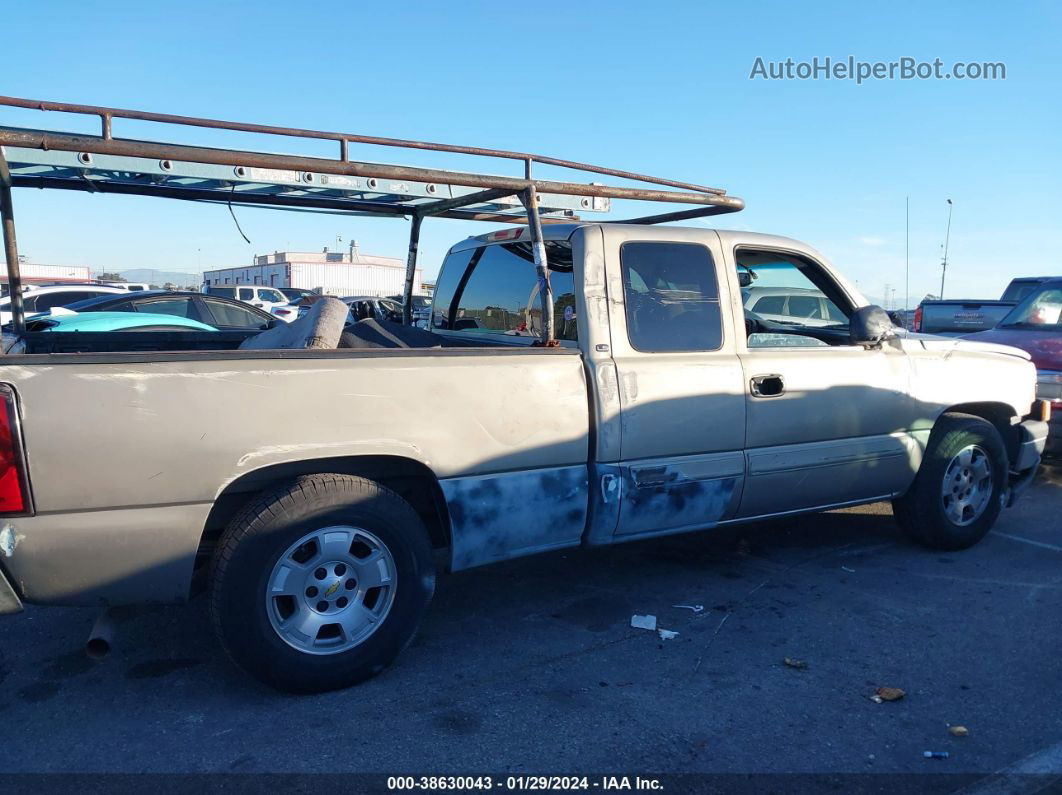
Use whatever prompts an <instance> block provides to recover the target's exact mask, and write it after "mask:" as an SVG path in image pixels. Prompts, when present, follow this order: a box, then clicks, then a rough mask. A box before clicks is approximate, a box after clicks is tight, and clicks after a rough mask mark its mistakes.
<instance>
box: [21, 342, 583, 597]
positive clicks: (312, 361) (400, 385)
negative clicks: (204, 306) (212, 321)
mask: <svg viewBox="0 0 1062 795" xmlns="http://www.w3.org/2000/svg"><path fill="white" fill-rule="evenodd" d="M41 336H42V337H43V336H53V337H57V336H58V335H48V334H42V335H41ZM115 336H121V337H122V338H123V339H128V338H129V337H131V336H132V335H131V334H127V333H119V334H117V335H115ZM152 336H153V337H155V338H157V337H158V334H157V333H154V332H152ZM180 336H181V338H182V340H184V341H185V342H187V341H188V338H189V336H190V335H188V334H181V335H180ZM211 336H212V337H214V338H216V336H217V335H216V334H215V335H211ZM0 382H5V383H9V384H11V385H12V386H13V387H14V389H15V391H16V393H17V395H18V401H19V406H20V409H21V413H22V432H23V437H24V439H25V449H26V457H27V461H28V467H29V481H30V483H31V487H32V490H33V502H34V507H35V514H36V515H34V516H29V517H23V518H20V519H18V520H17V524H18V528H19V534H20V536H21V538H20V540H19V548H18V551H17V554H15V555H13V556H12V557H10V558H8V559H7V560H6V561H5V563H6V565H7V567H8V571H9V572H10V573H11V575H12V576H13V577H14V578H16V580H18V581H20V582H22V583H25V584H26V592H25V598H26V599H28V600H32V601H40V602H45V603H49V602H51V603H69V602H75V603H80V604H87V603H96V602H98V601H99V600H101V599H106V600H108V601H110V602H116V603H121V601H122V600H123V599H126V598H133V595H134V594H135V595H136V598H137V599H138V600H142V599H144V598H145V595H147V597H148V598H149V599H151V600H157V601H180V600H182V599H184V598H186V596H187V594H188V590H189V583H190V580H191V576H192V572H193V566H194V562H195V559H196V554H197V550H198V549H199V546H200V542H201V539H202V536H203V532H204V529H205V528H206V527H207V525H208V518H209V516H210V514H211V510H212V507H213V506H214V504H215V502H216V501H218V499H219V495H221V494H226V495H229V496H231V492H233V491H235V492H236V495H235V496H236V497H237V498H239V497H240V495H241V494H248V495H249V493H250V492H252V491H253V490H254V489H261V488H263V487H264V485H263V484H268V482H269V477H270V476H271V475H270V473H276V472H278V471H286V470H285V467H286V466H290V465H292V464H295V463H305V462H307V461H317V462H321V461H322V460H324V459H328V460H330V461H334V462H335V464H334V467H333V465H332V464H331V463H330V464H329V466H328V467H326V468H325V469H326V471H334V470H335V469H339V470H340V471H342V466H343V461H344V460H347V459H350V458H352V457H363V458H364V457H372V458H373V459H374V460H402V461H406V462H410V464H411V465H414V466H420V467H423V468H425V469H430V470H431V471H432V472H434V473H435V474H436V475H437V476H438V478H439V482H440V485H441V487H442V488H443V489H444V490H445V491H446V492H447V494H448V495H449V500H452V501H454V502H455V503H456V504H458V505H459V506H461V508H462V509H463V513H462V514H461V515H460V516H456V517H455V518H454V522H455V523H458V522H461V523H463V524H462V525H461V527H460V529H461V530H462V534H461V537H462V538H465V539H468V540H469V543H470V544H474V545H478V544H479V543H480V542H481V541H482V540H483V539H481V538H480V537H479V536H478V535H477V529H478V528H481V527H485V525H484V522H485V519H486V517H485V515H484V514H483V511H484V510H488V509H489V511H491V512H495V513H494V514H493V517H494V519H495V520H496V519H497V516H498V515H499V514H497V511H502V512H504V514H502V515H506V516H511V517H512V524H511V527H508V528H507V532H508V537H507V542H508V543H509V544H515V545H516V546H520V545H523V546H524V547H525V548H526V549H528V550H529V551H533V550H537V549H539V548H551V547H553V546H558V545H559V546H565V545H571V544H577V543H579V537H580V535H581V533H582V529H583V526H584V522H585V515H586V510H587V506H586V497H587V488H586V479H587V474H586V472H587V459H588V439H589V423H590V419H589V409H588V401H587V393H586V382H585V378H584V374H583V363H582V359H581V357H580V355H579V352H578V351H577V350H573V349H568V348H552V349H550V348H530V347H522V346H521V347H508V346H507V347H498V348H483V347H476V348H470V347H465V348H438V349H430V350H424V349H375V350H357V349H345V350H285V351H276V350H262V351H236V350H230V351H217V350H212V351H191V350H184V351H174V352H166V351H157V350H156V351H144V352H129V351H126V352H108V351H96V352H91V353H61V354H56V353H50V354H40V353H36V354H27V355H17V356H15V355H13V356H7V357H0ZM329 467H332V469H331V470H329ZM272 476H273V477H275V476H276V475H275V474H273V475H272ZM543 478H547V479H550V478H552V479H554V480H556V482H558V483H560V482H564V483H567V482H569V481H572V482H573V483H578V484H581V486H580V487H579V488H576V487H575V486H572V487H571V488H568V489H566V490H564V491H563V493H564V494H569V492H570V495H569V498H565V497H563V495H561V496H558V492H557V490H556V489H553V490H552V491H546V490H544V489H543V487H542V482H541V481H542V479H543ZM550 482H553V480H551V481H550ZM488 492H489V493H488ZM535 495H538V496H537V497H536V496H535ZM543 495H545V496H543ZM243 499H247V497H246V496H244V497H243ZM576 513H577V514H579V516H580V517H582V519H583V521H579V520H578V519H577V518H573V516H574V515H575V514H576ZM496 525H497V522H496V521H495V522H494V524H493V525H492V526H496ZM455 531H456V528H455ZM479 532H482V530H480V531H479ZM558 533H562V534H563V537H559V536H558ZM60 547H62V548H63V550H64V555H72V556H75V557H77V558H79V559H81V560H83V561H84V565H83V566H80V567H79V571H80V572H81V574H80V576H79V577H78V578H76V581H74V580H70V579H69V578H65V579H64V578H61V577H58V576H54V571H56V569H54V567H53V568H49V564H48V560H49V555H48V552H47V550H49V549H58V548H60ZM488 548H489V547H488ZM115 550H120V551H121V552H120V554H115ZM460 552H461V550H456V549H455V555H456V554H459V553H460ZM462 560H464V561H466V563H467V564H468V565H471V564H472V563H474V562H476V561H475V560H474V559H471V558H469V557H468V556H467V555H466V556H465V557H464V558H462ZM29 569H33V570H29Z"/></svg>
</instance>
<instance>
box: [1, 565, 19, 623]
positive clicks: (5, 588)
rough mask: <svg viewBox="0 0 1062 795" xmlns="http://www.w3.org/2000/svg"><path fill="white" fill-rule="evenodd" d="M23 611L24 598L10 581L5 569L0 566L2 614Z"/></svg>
mask: <svg viewBox="0 0 1062 795" xmlns="http://www.w3.org/2000/svg"><path fill="white" fill-rule="evenodd" d="M21 612H22V600H21V599H19V597H18V592H17V591H15V587H14V586H13V585H12V584H11V583H10V582H9V581H8V579H7V575H6V574H5V573H4V570H3V569H2V568H0V616H6V615H11V614H12V613H21Z"/></svg>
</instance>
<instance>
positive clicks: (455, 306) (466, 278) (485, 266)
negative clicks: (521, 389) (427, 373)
mask: <svg viewBox="0 0 1062 795" xmlns="http://www.w3.org/2000/svg"><path fill="white" fill-rule="evenodd" d="M458 257H462V258H466V257H467V258H468V265H467V266H466V267H465V268H461V262H462V260H461V259H457V258H458ZM546 259H547V261H548V262H549V265H550V287H551V288H552V291H553V332H554V336H556V338H557V339H560V340H572V341H574V340H576V339H578V331H577V328H576V326H577V323H576V314H575V278H574V276H573V273H572V250H571V244H570V243H568V242H567V241H557V240H550V241H547V243H546ZM540 289H541V287H540V285H539V283H538V276H537V273H536V271H535V264H534V255H533V254H532V251H531V247H530V244H528V243H501V244H492V245H488V246H483V247H482V248H479V249H476V250H475V252H474V253H473V254H471V256H470V257H469V252H461V253H460V254H458V255H454V256H452V257H451V259H448V260H447V263H446V266H445V268H444V276H443V279H442V280H441V281H440V283H439V285H438V287H437V289H436V294H435V309H434V323H435V326H436V327H437V328H446V329H449V330H451V331H462V332H467V333H469V334H484V335H503V336H508V337H539V336H541V334H542V296H541V292H540Z"/></svg>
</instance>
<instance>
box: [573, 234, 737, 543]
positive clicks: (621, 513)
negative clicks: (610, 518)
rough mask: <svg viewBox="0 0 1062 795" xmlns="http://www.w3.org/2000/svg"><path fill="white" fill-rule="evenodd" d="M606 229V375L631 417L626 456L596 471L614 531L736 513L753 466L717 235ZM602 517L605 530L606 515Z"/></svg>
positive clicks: (601, 389) (692, 523) (696, 522)
mask: <svg viewBox="0 0 1062 795" xmlns="http://www.w3.org/2000/svg"><path fill="white" fill-rule="evenodd" d="M600 229H601V234H602V238H601V240H602V247H603V252H604V264H605V273H606V281H607V304H608V317H609V323H610V330H611V342H610V345H611V351H610V353H611V360H612V361H611V367H613V368H614V376H613V377H614V383H610V382H609V379H608V378H607V377H605V378H602V377H601V376H600V373H599V374H598V375H597V376H596V377H595V381H596V383H597V391H598V395H599V400H601V401H607V400H608V394H607V393H608V391H609V390H610V389H612V390H614V392H615V394H616V396H617V399H618V401H617V402H618V410H619V414H620V422H619V440H618V441H619V444H618V449H617V448H616V447H613V448H612V450H611V452H612V454H613V455H615V456H618V458H615V459H613V460H608V461H602V460H600V457H599V460H598V462H597V465H596V471H597V474H598V475H599V476H600V478H601V483H600V488H601V493H602V495H603V499H604V500H605V501H606V505H607V506H611V508H612V511H613V512H614V516H615V524H614V527H615V532H614V539H613V540H625V539H628V538H634V537H639V536H650V535H658V534H663V533H671V532H678V531H681V530H689V529H695V528H702V527H710V526H712V525H714V524H716V523H717V522H720V521H723V520H725V519H728V518H730V517H731V516H733V515H734V513H735V511H736V509H737V505H738V501H739V499H740V496H741V487H742V482H743V479H744V468H745V467H744V457H743V453H742V449H743V447H744V441H745V438H744V437H745V397H744V391H743V389H742V381H743V375H742V370H741V363H740V361H739V359H738V356H737V350H736V348H735V335H734V333H733V329H734V326H733V316H732V307H731V301H730V294H729V289H730V288H729V284H728V281H727V280H726V279H725V278H722V277H721V275H720V274H721V273H722V271H721V270H720V263H721V262H722V257H721V250H720V247H719V238H718V235H717V234H716V233H715V232H713V231H709V230H703V229H678V228H668V227H660V228H657V227H631V226H608V225H603V226H601V227H600ZM592 261H593V258H592V257H591V258H589V259H588V262H592ZM591 298H592V296H591V295H588V296H587V300H591ZM595 349H596V352H595V353H591V354H590V355H591V356H595V355H596V356H599V357H600V356H602V355H603V354H602V352H601V349H600V348H599V347H597V346H595ZM607 349H608V346H606V350H607ZM604 355H607V354H604ZM612 438H613V440H615V434H613V435H612ZM599 449H600V448H599ZM593 527H594V531H595V532H597V533H600V532H601V529H602V528H601V522H600V521H595V523H594V526H593Z"/></svg>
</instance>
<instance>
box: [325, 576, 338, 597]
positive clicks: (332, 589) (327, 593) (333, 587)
mask: <svg viewBox="0 0 1062 795" xmlns="http://www.w3.org/2000/svg"><path fill="white" fill-rule="evenodd" d="M338 590H339V580H336V581H335V582H334V583H332V584H331V585H330V586H329V587H328V590H327V591H325V592H324V595H325V597H326V598H327V597H329V596H331V595H332V594H334V593H335V592H336V591H338Z"/></svg>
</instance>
